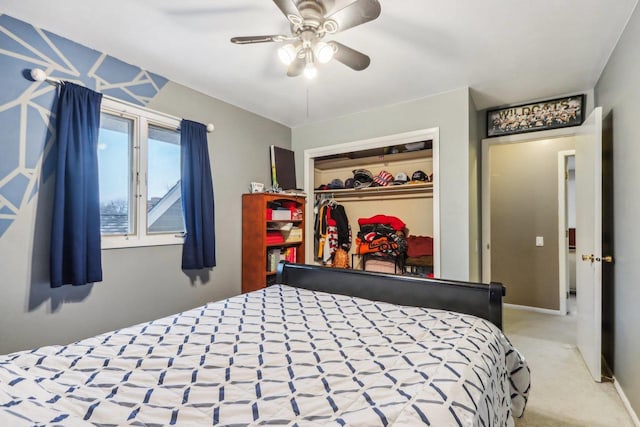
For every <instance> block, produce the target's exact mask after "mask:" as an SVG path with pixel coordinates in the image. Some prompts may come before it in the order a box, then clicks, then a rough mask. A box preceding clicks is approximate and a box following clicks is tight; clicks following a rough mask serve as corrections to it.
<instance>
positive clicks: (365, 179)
mask: <svg viewBox="0 0 640 427" xmlns="http://www.w3.org/2000/svg"><path fill="white" fill-rule="evenodd" d="M372 183H373V175H372V174H371V172H370V171H368V170H367V169H354V171H353V188H356V189H358V188H365V187H369V186H371V184H372Z"/></svg>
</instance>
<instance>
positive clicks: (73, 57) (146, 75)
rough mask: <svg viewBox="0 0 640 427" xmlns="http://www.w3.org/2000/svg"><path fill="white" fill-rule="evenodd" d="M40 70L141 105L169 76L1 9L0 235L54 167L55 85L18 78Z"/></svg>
mask: <svg viewBox="0 0 640 427" xmlns="http://www.w3.org/2000/svg"><path fill="white" fill-rule="evenodd" d="M32 68H41V69H43V70H44V71H45V73H47V75H49V76H50V77H53V78H56V79H60V80H67V81H71V82H74V83H78V84H81V85H83V86H86V87H88V88H91V89H93V90H95V91H98V92H101V93H103V94H105V95H108V96H112V97H114V98H118V99H121V100H123V101H128V102H131V103H133V104H136V105H140V106H146V105H147V104H148V103H149V101H151V100H152V99H153V97H155V96H156V95H157V93H158V92H159V91H160V90H161V89H162V88H163V87H164V85H165V84H167V82H168V80H167V79H165V78H164V77H162V76H159V75H157V74H153V73H150V72H148V71H146V70H143V69H141V68H139V67H136V66H134V65H131V64H127V63H126V62H123V61H121V60H119V59H117V58H114V57H112V56H109V55H107V54H105V53H102V52H98V51H96V50H94V49H90V48H88V47H86V46H82V45H81V44H78V43H76V42H74V41H72V40H69V39H66V38H64V37H60V36H58V35H56V34H53V33H50V32H48V31H46V30H42V29H39V28H35V27H34V26H32V25H30V24H28V23H26V22H23V21H20V20H18V19H15V18H12V17H10V16H8V15H2V14H0V75H1V76H2V80H0V129H2V133H0V148H1V150H2V155H1V156H0V238H2V235H3V234H4V232H5V231H6V230H7V229H8V228H9V226H10V225H11V223H13V221H14V220H15V218H16V216H17V215H18V214H19V212H20V210H21V209H22V208H23V207H24V204H26V203H27V202H28V201H29V200H31V199H32V198H33V196H34V195H35V194H36V193H37V191H38V188H39V185H38V184H39V182H40V180H42V181H46V180H47V179H48V178H49V177H50V176H52V175H53V174H54V169H55V158H56V153H55V147H54V142H55V133H56V132H55V120H56V95H57V88H56V87H55V86H52V85H51V84H49V83H47V82H34V81H33V80H31V79H30V78H27V77H25V76H26V75H28V71H29V70H31V69H32Z"/></svg>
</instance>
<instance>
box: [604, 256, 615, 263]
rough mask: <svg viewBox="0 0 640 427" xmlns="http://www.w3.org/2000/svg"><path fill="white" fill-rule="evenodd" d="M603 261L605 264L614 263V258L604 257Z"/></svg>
mask: <svg viewBox="0 0 640 427" xmlns="http://www.w3.org/2000/svg"><path fill="white" fill-rule="evenodd" d="M602 261H604V262H613V257H612V256H611V255H607V256H603V257H602Z"/></svg>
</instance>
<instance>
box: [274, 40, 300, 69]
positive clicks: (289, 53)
mask: <svg viewBox="0 0 640 427" xmlns="http://www.w3.org/2000/svg"><path fill="white" fill-rule="evenodd" d="M297 53H298V52H297V50H296V48H295V46H294V45H292V44H286V45H284V46H282V47H281V48H280V49H278V58H280V61H281V62H282V63H283V64H284V65H286V66H289V65H291V63H292V62H293V60H294V59H296V55H297Z"/></svg>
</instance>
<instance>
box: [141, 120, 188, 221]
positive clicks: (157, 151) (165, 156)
mask: <svg viewBox="0 0 640 427" xmlns="http://www.w3.org/2000/svg"><path fill="white" fill-rule="evenodd" d="M147 168H148V171H147V230H148V232H149V233H181V232H183V231H184V220H183V217H182V204H181V203H182V197H181V192H180V133H179V132H177V131H176V130H170V129H165V128H161V127H157V126H149V158H148V166H147Z"/></svg>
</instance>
